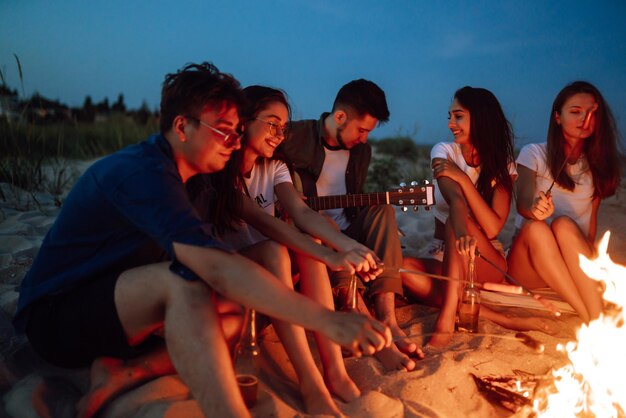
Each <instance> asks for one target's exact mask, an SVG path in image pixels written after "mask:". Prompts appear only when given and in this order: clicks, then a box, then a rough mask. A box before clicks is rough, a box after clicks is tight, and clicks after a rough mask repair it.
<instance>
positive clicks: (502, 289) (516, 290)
mask: <svg viewBox="0 0 626 418" xmlns="http://www.w3.org/2000/svg"><path fill="white" fill-rule="evenodd" d="M398 271H399V272H400V273H406V274H416V275H420V276H428V277H432V278H433V279H438V280H446V281H449V282H461V283H468V281H467V280H462V279H457V278H454V277H450V276H442V275H440V274H433V273H426V272H423V271H417V270H408V269H398ZM474 286H476V287H477V288H479V289H485V290H490V291H492V292H498V293H509V294H514V295H523V294H524V288H523V287H522V286H513V285H510V284H507V283H490V282H487V283H477V282H474Z"/></svg>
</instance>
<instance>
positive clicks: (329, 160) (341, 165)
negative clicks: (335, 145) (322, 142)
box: [315, 147, 350, 230]
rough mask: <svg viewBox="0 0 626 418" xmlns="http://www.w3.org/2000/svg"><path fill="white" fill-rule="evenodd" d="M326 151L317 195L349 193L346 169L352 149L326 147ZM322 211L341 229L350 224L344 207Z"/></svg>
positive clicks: (321, 211)
mask: <svg viewBox="0 0 626 418" xmlns="http://www.w3.org/2000/svg"><path fill="white" fill-rule="evenodd" d="M324 152H325V153H326V158H325V159H324V166H323V167H322V171H321V173H320V176H319V178H318V179H317V182H316V183H315V186H316V187H317V195H318V196H336V195H345V194H347V189H346V169H347V168H348V159H350V151H348V150H345V149H339V150H330V149H328V148H326V147H324ZM320 213H321V214H323V215H326V216H328V217H330V218H332V219H334V221H335V222H337V225H339V228H341V230H344V229H346V228H347V227H349V226H350V222H349V221H348V218H346V214H345V212H344V210H343V209H327V210H320Z"/></svg>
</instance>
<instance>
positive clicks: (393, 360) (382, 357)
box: [374, 344, 416, 372]
mask: <svg viewBox="0 0 626 418" xmlns="http://www.w3.org/2000/svg"><path fill="white" fill-rule="evenodd" d="M374 357H376V358H377V359H378V361H380V362H381V363H382V365H383V367H384V368H385V370H387V371H388V372H390V371H395V370H406V371H408V372H410V371H412V370H414V369H415V366H416V365H415V361H413V360H412V359H411V358H410V357H409V356H407V355H406V354H404V353H403V352H401V351H400V350H398V347H396V346H395V344H392V345H391V347H388V348H383V349H382V350H381V351H379V352H378V353H376V354H374Z"/></svg>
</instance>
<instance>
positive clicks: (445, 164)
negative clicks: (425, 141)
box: [432, 158, 511, 239]
mask: <svg viewBox="0 0 626 418" xmlns="http://www.w3.org/2000/svg"><path fill="white" fill-rule="evenodd" d="M432 165H433V170H434V175H435V178H437V181H438V182H439V183H441V180H442V179H443V178H444V177H445V178H449V179H450V180H452V181H454V182H455V183H457V184H458V186H459V189H460V191H461V193H462V195H463V196H464V197H465V200H466V201H467V206H468V209H469V210H471V212H472V214H473V216H474V219H475V220H476V222H477V223H478V225H480V227H481V228H482V230H483V231H484V232H485V235H486V236H487V237H488V238H490V239H493V238H495V237H496V236H497V235H498V234H499V233H500V231H501V230H502V227H504V224H505V223H506V220H507V218H508V216H509V210H510V207H511V193H508V192H506V191H505V190H503V189H502V188H500V187H498V188H496V190H495V192H494V197H493V201H492V205H491V206H489V204H488V203H487V202H485V200H484V199H483V197H482V196H481V195H480V193H479V192H478V190H477V189H476V187H475V186H474V184H473V183H472V182H471V180H470V178H469V177H468V176H467V175H466V174H465V173H464V172H463V171H461V170H460V169H459V168H458V167H457V165H456V164H455V163H454V162H453V161H450V160H447V159H444V158H434V159H433V161H432ZM442 193H443V192H442ZM444 197H445V195H444ZM446 200H447V199H446ZM448 203H449V204H450V202H448ZM457 237H458V235H457Z"/></svg>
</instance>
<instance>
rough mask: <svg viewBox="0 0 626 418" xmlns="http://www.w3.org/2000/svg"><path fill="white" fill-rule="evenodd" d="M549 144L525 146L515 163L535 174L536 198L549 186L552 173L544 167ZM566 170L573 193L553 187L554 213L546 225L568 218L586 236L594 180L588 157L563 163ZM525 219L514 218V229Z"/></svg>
mask: <svg viewBox="0 0 626 418" xmlns="http://www.w3.org/2000/svg"><path fill="white" fill-rule="evenodd" d="M547 149H548V144H547V143H545V142H544V143H542V144H528V145H526V146H525V147H524V148H522V150H521V151H520V153H519V156H518V157H517V164H521V165H523V166H524V167H527V168H529V169H531V170H532V171H534V172H535V173H537V176H536V180H535V195H537V196H538V195H539V191H543V192H545V191H546V190H548V188H549V187H550V185H551V184H552V174H551V173H550V170H549V169H548V166H547V163H546V162H547V156H548V153H547ZM565 170H567V173H568V174H569V175H570V177H571V178H572V179H573V180H574V183H576V186H575V187H574V190H572V191H569V190H566V189H564V188H562V187H561V186H559V185H558V183H555V184H554V187H552V190H551V192H550V193H551V195H552V202H553V203H554V213H553V214H552V216H550V217H549V218H548V219H546V222H547V223H548V224H550V223H551V222H552V220H553V219H554V218H556V217H558V216H563V215H566V216H569V217H570V218H572V220H574V222H576V223H577V224H578V226H579V227H580V229H581V230H582V231H583V233H584V234H585V236H586V235H587V234H588V233H589V223H590V222H591V206H592V205H591V203H592V201H593V192H594V187H593V178H592V176H591V171H589V164H588V163H587V158H586V156H585V155H584V154H583V155H581V157H580V158H579V159H578V161H576V163H574V164H566V165H565ZM527 221H528V219H526V218H524V217H523V216H521V215H519V214H518V215H517V216H516V217H515V226H516V227H517V228H521V227H522V226H523V225H524V224H525V223H526V222H527Z"/></svg>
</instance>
